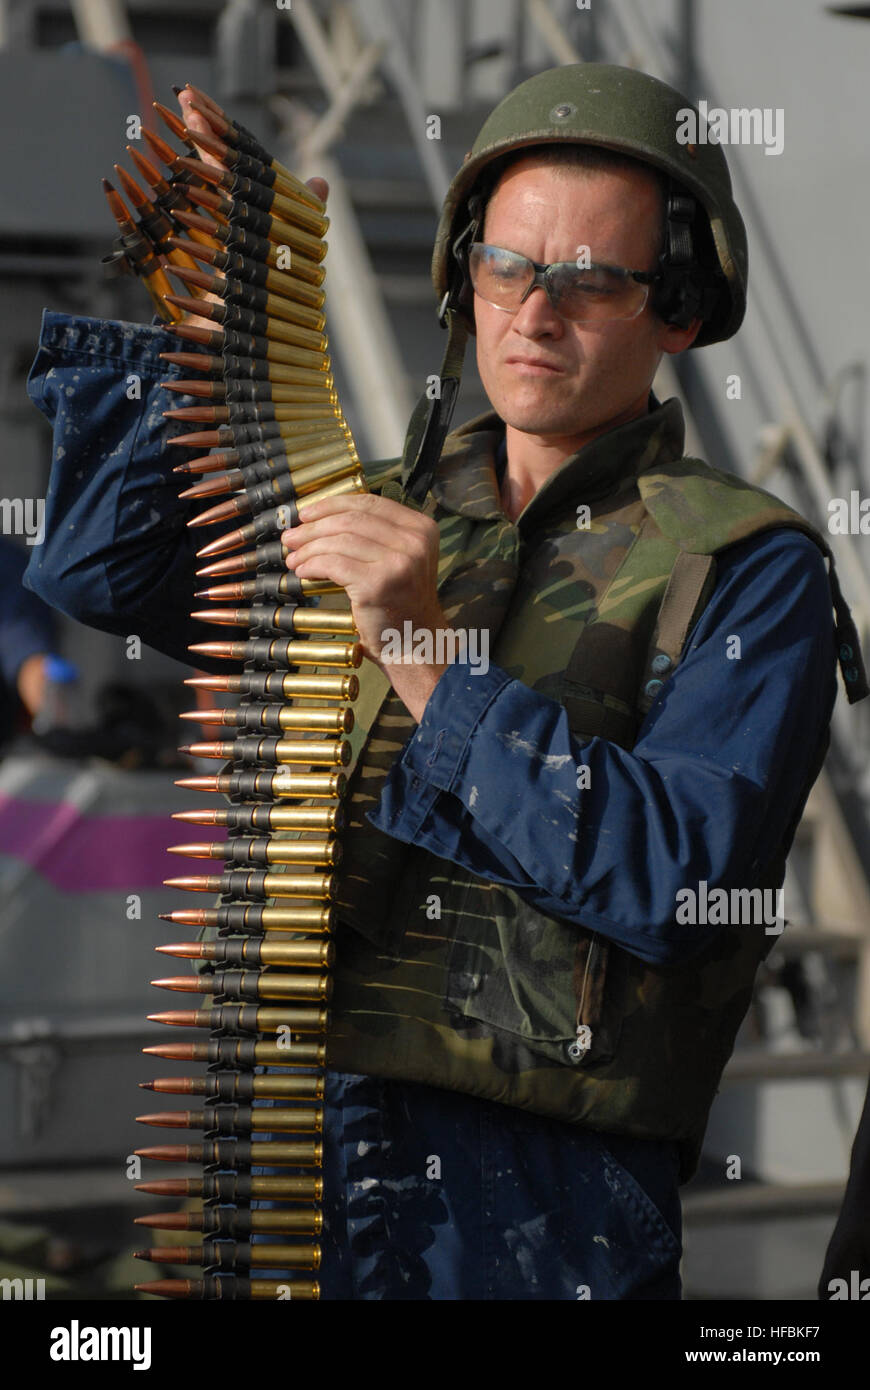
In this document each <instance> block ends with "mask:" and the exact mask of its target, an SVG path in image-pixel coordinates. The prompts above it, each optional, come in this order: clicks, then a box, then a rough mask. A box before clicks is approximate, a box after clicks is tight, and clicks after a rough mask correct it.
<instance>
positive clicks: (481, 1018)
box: [328, 400, 865, 1180]
mask: <svg viewBox="0 0 870 1390" xmlns="http://www.w3.org/2000/svg"><path fill="white" fill-rule="evenodd" d="M503 429H504V427H503V425H502V424H501V422H500V421H499V420H498V418H497V417H496V416H494V415H492V414H489V415H487V416H484V417H481V418H480V419H478V420H476V421H472V422H470V423H469V424H467V425H465V426H463V427H462V428H461V429H459V430H457V431H455V432H454V433H453V434H452V435H450V436H449V438H448V440H447V443H446V445H445V448H444V451H443V453H442V456H441V461H440V463H439V468H438V473H437V476H436V478H435V481H434V484H433V488H432V492H431V493H430V495H429V497H428V499H427V502H426V511H427V512H428V513H429V514H430V515H432V516H434V517H435V519H436V520H437V521H438V523H439V526H440V530H441V558H440V572H439V595H440V599H441V603H442V606H443V608H444V611H445V613H446V616H447V619H448V621H449V622H450V624H451V625H452V626H453V627H454V628H456V627H462V628H466V629H470V628H478V629H480V628H487V629H488V630H489V634H490V661H491V662H492V663H494V664H496V665H498V666H500V667H502V668H504V669H505V670H506V671H507V673H508V674H509V675H511V676H513V677H515V678H517V679H520V680H522V681H523V682H524V683H525V684H527V685H529V686H530V687H531V688H532V689H534V690H536V691H539V692H541V693H542V694H544V695H546V696H548V697H550V698H551V699H553V700H556V701H558V702H559V703H560V704H562V705H563V706H564V707H565V709H566V711H567V713H568V719H569V723H570V728H571V731H572V733H573V734H574V735H575V736H576V737H577V738H578V739H579V740H588V739H589V738H590V737H592V736H599V737H602V738H605V739H609V740H612V741H613V742H614V743H617V744H619V745H620V746H621V747H622V748H625V749H631V747H632V746H633V744H634V742H635V740H636V738H637V735H638V731H639V729H640V726H641V723H642V722H643V719H644V716H645V714H646V713H647V711H648V710H649V708H650V706H651V705H652V703H653V702H654V700H655V698H656V695H657V693H658V691H659V689H660V688H661V686H662V683H663V681H664V680H665V679H667V676H668V675H669V674H670V673H671V672H672V671H673V669H674V667H675V666H676V664H677V663H678V661H679V659H680V654H681V652H682V650H683V647H684V644H685V642H686V639H687V637H688V635H689V634H690V633H691V629H692V627H693V625H694V623H695V621H696V620H697V617H698V615H699V614H700V612H701V611H702V609H703V606H704V604H705V602H706V601H707V599H708V598H709V595H710V593H711V591H712V588H713V584H714V582H715V559H714V557H715V555H716V553H717V552H718V551H721V550H722V549H724V548H725V547H726V546H728V545H731V544H734V543H736V542H738V541H740V540H743V539H745V538H747V537H749V536H752V535H755V534H758V533H759V532H762V531H765V530H768V529H770V528H773V527H782V526H788V527H796V528H798V529H800V530H801V531H803V532H804V533H805V534H807V535H809V536H811V537H812V538H813V539H814V540H815V541H816V542H817V544H819V546H820V548H822V549H823V550H824V551H825V553H826V554H828V553H829V552H828V550H827V546H826V544H825V542H824V540H823V538H822V537H821V536H820V535H819V534H818V533H817V532H816V531H815V529H814V528H813V527H811V526H810V525H809V524H808V523H807V522H805V521H804V520H803V519H802V518H801V517H800V516H798V514H797V513H795V512H793V511H792V510H791V509H790V508H789V507H787V506H786V505H785V504H784V503H782V502H780V501H779V500H778V499H777V498H775V497H773V496H771V495H770V494H768V493H765V492H763V491H761V490H760V489H758V488H755V487H752V486H750V485H749V484H747V483H745V482H743V481H741V480H740V479H738V478H737V477H734V476H732V475H729V474H725V473H722V472H719V471H717V470H715V469H713V468H710V467H708V466H707V465H705V464H703V463H700V462H698V461H697V460H694V459H686V458H683V457H681V455H682V447H683V424H682V413H681V410H680V406H679V403H678V402H677V401H676V400H671V401H669V402H667V403H665V404H664V405H663V406H658V405H656V408H655V409H653V410H652V411H651V412H650V413H649V414H648V415H646V416H644V417H642V418H641V419H638V420H634V421H631V422H629V423H628V424H627V425H623V426H620V427H619V428H617V429H616V430H613V431H611V432H610V433H609V434H608V435H606V436H603V437H601V438H599V439H597V440H595V441H593V442H592V443H591V444H590V445H588V446H587V447H586V449H584V450H583V451H582V452H581V454H578V455H575V456H574V458H573V459H569V460H567V461H566V462H565V464H563V466H562V467H561V468H560V469H559V471H558V472H557V473H556V474H555V475H553V477H551V478H550V479H548V480H547V482H546V484H545V485H544V487H542V488H541V489H540V490H539V492H538V493H537V494H536V496H535V497H534V498H533V499H532V502H531V503H530V504H529V507H528V508H527V509H526V512H525V513H524V514H523V517H522V518H520V523H519V524H515V523H513V522H510V521H509V520H508V519H507V518H506V517H505V516H504V514H503V512H502V511H501V508H500V504H499V501H498V490H497V484H496V481H495V473H494V460H495V455H496V449H497V447H498V445H499V443H500V442H501V440H502V438H503ZM382 491H383V492H384V493H386V494H387V495H392V496H394V497H398V496H399V495H400V489H399V485H398V484H397V483H394V482H387V483H386V484H385V485H384V487H383V488H382ZM581 504H582V505H585V506H588V507H589V517H588V525H586V524H584V525H580V526H578V512H577V508H578V505H581ZM585 520H586V518H585V517H584V521H585ZM832 588H833V590H834V603H835V606H836V607H837V613H838V620H839V628H838V634H839V635H840V636H842V635H843V634H844V633H845V634H846V636H848V637H850V639H851V640H852V641H853V642H855V644H856V645H855V650H856V651H857V640H856V639H855V638H854V635H853V629H851V627H850V619H849V617H848V610H846V609H845V606H844V605H843V603H842V599H841V598H840V595H839V590H838V589H837V588H836V579H835V577H833V578H832ZM856 660H857V671H856V672H855V673H854V679H855V681H856V682H857V684H858V685H859V686H860V687H861V689H860V690H856V691H855V693H854V696H853V698H858V697H859V696H860V694H862V693H863V691H864V688H865V687H864V680H863V671H862V670H861V667H860V654H858V656H857V658H856ZM366 666H367V669H366V671H365V673H364V675H365V680H364V685H363V694H362V696H361V699H360V701H359V703H358V705H357V706H356V714H357V723H356V728H355V731H354V734H353V739H354V750H355V757H354V765H353V770H352V775H351V781H350V787H349V795H348V799H347V803H346V806H347V810H348V825H347V829H346V830H345V832H344V834H343V844H344V850H345V859H344V863H343V865H342V871H341V891H340V895H339V899H338V902H337V911H338V916H339V919H340V922H341V926H340V928H339V931H338V935H337V961H336V967H335V993H334V996H333V1004H332V1010H331V1020H332V1021H331V1026H330V1030H329V1034H328V1060H329V1064H330V1065H331V1066H333V1067H335V1068H338V1069H340V1070H344V1071H351V1072H362V1073H366V1074H372V1075H379V1076H385V1077H392V1078H396V1079H401V1080H406V1081H416V1082H423V1083H428V1084H431V1085H435V1086H443V1087H447V1088H448V1089H455V1090H458V1091H464V1092H468V1093H470V1094H472V1095H477V1096H481V1097H485V1098H487V1099H491V1100H495V1101H501V1102H504V1103H506V1104H508V1105H512V1106H517V1107H520V1108H522V1109H526V1110H529V1111H532V1112H536V1113H539V1114H542V1115H549V1116H553V1117H556V1118H560V1119H562V1120H566V1121H570V1122H574V1123H577V1124H581V1125H585V1126H589V1127H591V1128H594V1129H598V1130H601V1131H604V1132H614V1133H622V1134H630V1135H635V1136H640V1137H655V1138H665V1139H674V1140H677V1141H679V1145H680V1151H681V1155H682V1177H683V1180H685V1179H687V1178H688V1177H689V1176H690V1174H691V1172H692V1171H693V1170H694V1167H695V1165H696V1163H697V1157H698V1153H699V1151H700V1144H701V1139H702V1136H703V1132H704V1128H705V1126H706V1120H707V1114H708V1111H709V1107H710V1104H711V1102H712V1099H713V1096H714V1094H715V1091H716V1087H717V1084H718V1081H719V1078H720V1075H721V1072H722V1069H723V1067H724V1065H725V1063H726V1061H727V1060H728V1057H729V1056H730V1053H731V1051H732V1047H733V1043H734V1037H735V1034H736V1032H737V1028H738V1026H739V1024H740V1022H741V1020H742V1018H743V1016H744V1014H745V1012H746V1010H747V1007H748V1004H749V1000H750V994H751V989H752V981H753V977H754V974H755V971H756V969H757V967H758V964H759V962H760V961H761V959H762V958H763V956H764V955H765V954H766V953H767V951H768V950H769V948H770V946H771V945H772V944H773V939H774V938H772V937H770V936H766V935H765V934H764V929H763V927H759V928H758V931H757V933H756V932H755V931H753V930H747V929H746V927H741V928H723V929H722V931H721V934H720V935H719V936H718V938H717V939H716V941H715V943H714V944H713V945H712V946H711V947H710V948H709V949H708V950H707V951H706V952H705V954H704V955H703V956H701V957H696V958H694V959H692V960H691V962H690V963H689V964H688V965H686V966H685V967H683V966H680V967H668V968H664V967H654V966H651V965H648V964H646V963H644V962H643V961H641V960H640V959H638V958H637V957H635V956H632V955H630V954H629V953H628V952H626V951H625V950H623V949H621V948H620V947H618V946H616V945H614V944H613V943H611V942H608V941H607V940H606V939H604V938H603V937H602V936H600V935H596V934H594V933H592V932H587V931H584V930H583V929H582V927H578V926H577V925H576V924H574V923H570V922H566V921H563V920H559V919H556V918H553V917H548V916H544V915H543V914H542V913H540V912H538V911H537V910H536V909H535V908H533V907H532V906H530V905H529V904H528V903H527V902H525V901H523V899H521V898H520V897H519V896H518V895H517V894H516V893H514V892H513V891H512V890H510V889H507V888H504V887H501V886H499V885H495V884H492V883H489V882H487V881H485V880H483V879H481V878H478V877H477V876H475V875H473V874H471V873H469V872H468V871H466V870H464V869H462V868H460V867H457V866H455V865H453V864H452V863H450V862H448V861H447V860H444V859H440V858H438V857H436V856H434V855H432V854H430V853H429V852H427V851H425V850H423V849H421V848H419V847H416V846H408V845H406V844H404V843H401V842H399V841H397V840H394V839H392V838H390V837H389V836H387V835H385V834H383V833H381V832H380V831H379V830H376V829H375V828H374V827H373V826H372V825H371V824H370V823H369V822H368V821H367V820H366V818H365V813H366V811H369V810H371V809H373V807H374V806H375V804H376V802H377V800H378V796H379V789H380V787H381V785H382V783H383V780H384V778H385V776H386V774H387V772H388V771H389V769H390V767H391V766H392V764H393V762H394V760H395V758H396V757H397V756H398V754H399V752H400V751H401V749H402V747H403V745H404V744H405V742H406V740H407V739H408V737H410V735H411V734H412V733H413V731H414V729H415V727H416V726H415V724H414V721H413V720H412V718H411V716H410V715H409V714H408V712H407V710H406V709H405V707H404V705H403V704H402V703H401V702H400V701H399V700H398V698H397V697H396V696H395V695H394V694H393V693H392V691H391V689H390V687H389V684H388V682H387V680H386V678H385V677H384V676H383V675H382V673H381V672H380V671H378V670H377V669H376V668H374V667H371V666H369V664H368V663H367V664H366ZM851 695H852V692H850V696H851ZM824 751H825V749H824V747H820V748H818V749H816V750H812V757H811V758H810V759H809V760H808V766H807V783H806V792H805V794H806V793H808V791H809V787H810V785H811V784H812V781H813V780H814V779H815V777H816V775H817V773H818V769H819V767H820V765H821V761H822V758H823V755H824ZM801 809H802V805H800V806H796V807H795V813H794V818H793V824H792V826H791V829H790V833H789V835H788V837H787V839H788V842H787V843H784V844H783V845H782V846H781V850H780V852H779V853H778V854H777V856H776V859H775V862H772V863H769V864H763V865H759V866H757V877H756V880H755V884H754V885H747V886H778V885H779V884H780V883H781V881H782V876H783V872H784V861H785V855H786V852H787V850H788V847H789V844H790V841H791V836H792V834H793V831H794V826H795V825H796V823H797V820H798V818H799V815H800V811H801ZM631 852H632V849H631V847H630V846H626V853H627V854H630V853H631ZM635 852H637V851H635ZM434 901H437V902H438V903H439V904H440V910H439V911H438V914H437V915H434V914H433V910H432V903H433V902H434ZM578 1029H579V1030H580V1031H579V1032H578ZM584 1030H588V1032H586V1031H584Z"/></svg>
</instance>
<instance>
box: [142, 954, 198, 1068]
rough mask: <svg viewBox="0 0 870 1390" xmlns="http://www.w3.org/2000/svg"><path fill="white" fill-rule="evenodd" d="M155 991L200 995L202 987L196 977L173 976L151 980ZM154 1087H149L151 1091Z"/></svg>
mask: <svg viewBox="0 0 870 1390" xmlns="http://www.w3.org/2000/svg"><path fill="white" fill-rule="evenodd" d="M151 983H152V985H154V987H155V989H174V990H177V991H178V993H179V994H202V993H204V991H203V988H202V985H201V983H200V981H199V978H198V976H196V975H190V976H186V975H173V976H170V977H169V978H168V979H165V980H152V981H151ZM153 1089H154V1087H153V1086H152V1087H151V1090H152V1091H153Z"/></svg>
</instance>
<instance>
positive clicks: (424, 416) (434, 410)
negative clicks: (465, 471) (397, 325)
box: [402, 197, 480, 507]
mask: <svg viewBox="0 0 870 1390" xmlns="http://www.w3.org/2000/svg"><path fill="white" fill-rule="evenodd" d="M469 211H470V212H471V221H470V222H469V223H468V226H467V227H466V228H465V230H464V231H462V232H460V234H459V236H458V237H457V238H456V240H455V241H454V243H453V256H454V260H455V262H456V263H457V264H458V266H459V267H460V274H458V275H454V276H453V280H452V283H451V285H450V289H449V290H448V291H447V293H446V294H445V296H444V299H443V300H442V302H441V307H440V309H439V311H438V320H439V322H440V324H441V326H442V328H446V329H447V346H446V348H445V350H444V360H443V361H442V363H441V371H440V372H439V374H438V391H437V394H436V395H435V396H434V397H432V396H431V395H430V390H429V388H428V387H427V389H426V390H425V391H424V392H423V394H422V396H421V397H420V399H419V401H418V402H417V405H416V407H415V408H414V412H413V414H412V416H411V419H410V422H409V424H408V432H407V434H406V435H405V446H404V448H403V450H402V480H403V492H402V501H403V502H405V503H407V504H410V505H412V506H417V507H422V505H423V503H424V501H425V499H426V494H427V493H428V491H429V488H430V487H431V485H432V479H433V477H434V476H435V469H436V467H437V466H438V460H439V458H440V457H441V450H442V449H443V448H444V441H445V439H446V438H447V435H448V434H449V432H450V422H451V420H452V419H453V411H454V409H455V407H456V399H457V397H458V395H459V386H460V382H461V379H462V364H463V361H464V360H465V346H466V343H467V342H468V333H469V323H468V319H467V317H466V313H467V312H470V309H468V308H466V302H467V299H468V295H467V287H468V283H469V281H468V246H469V244H470V243H471V242H472V241H474V239H475V237H476V235H477V229H478V226H479V225H480V199H479V198H477V197H474V198H472V199H470V201H469Z"/></svg>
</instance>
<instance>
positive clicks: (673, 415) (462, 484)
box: [431, 392, 685, 529]
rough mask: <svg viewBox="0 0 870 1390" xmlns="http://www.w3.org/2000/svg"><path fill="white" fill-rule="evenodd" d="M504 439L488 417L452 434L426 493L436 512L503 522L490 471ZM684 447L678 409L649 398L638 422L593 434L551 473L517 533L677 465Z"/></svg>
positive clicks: (491, 416)
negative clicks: (557, 510) (559, 510)
mask: <svg viewBox="0 0 870 1390" xmlns="http://www.w3.org/2000/svg"><path fill="white" fill-rule="evenodd" d="M504 438H505V427H504V422H503V421H502V420H501V419H500V418H499V416H498V415H496V413H495V411H494V410H488V411H486V412H485V413H484V414H483V415H478V416H476V417H475V418H474V419H473V420H469V421H467V422H466V424H464V425H460V427H459V429H457V430H454V431H453V433H452V434H451V435H450V437H449V439H448V440H447V441H446V443H445V445H444V449H443V450H442V453H441V458H440V460H439V463H438V469H437V472H436V474H435V477H434V478H433V480H432V487H431V492H432V496H433V497H434V498H435V500H436V501H437V502H438V504H439V506H440V507H441V508H442V509H443V510H444V511H447V512H454V513H456V514H457V515H459V516H466V517H470V518H475V519H477V520H481V521H498V520H499V519H500V518H501V519H503V517H504V513H503V511H502V506H501V498H500V495H499V477H498V473H499V467H498V465H499V458H500V452H501V451H502V450H503V446H504ZM684 444H685V425H684V421H683V411H682V407H681V406H680V402H679V401H678V400H677V398H676V396H672V397H671V399H670V400H668V401H665V402H664V404H663V405H662V404H660V402H659V401H658V400H657V399H656V397H655V395H654V394H653V393H652V392H650V398H649V411H648V413H647V414H646V415H639V416H638V417H637V419H635V420H629V421H627V423H626V424H624V425H617V427H616V429H612V430H608V431H607V433H606V434H600V435H598V436H597V438H595V439H593V440H590V442H589V443H588V444H586V445H585V446H584V447H583V448H582V449H579V450H578V451H577V453H576V454H572V455H571V456H570V458H567V459H566V460H565V462H564V463H563V464H562V465H561V467H559V468H557V470H556V472H555V473H553V474H552V475H551V476H550V477H549V478H548V479H547V481H546V482H545V483H544V484H543V486H542V487H541V488H540V489H539V490H538V492H537V493H536V494H535V496H534V497H533V498H532V500H531V501H530V502H529V504H528V506H527V507H526V508H525V510H524V511H523V513H522V516H521V517H520V519H519V520H520V521H521V522H522V526H523V529H526V527H527V526H528V525H529V523H530V521H531V522H537V521H539V520H540V519H541V517H542V516H543V514H544V513H545V512H549V511H550V510H551V509H552V508H553V507H558V506H561V505H562V504H564V503H565V502H592V501H596V500H598V499H599V498H601V497H606V496H608V495H609V494H611V493H615V492H617V491H619V490H620V486H621V485H622V484H623V483H624V482H626V481H627V480H628V479H631V478H635V477H637V475H638V474H639V473H643V472H645V471H646V470H647V469H649V468H651V467H653V465H655V464H660V463H668V462H670V461H671V460H673V459H679V458H682V456H683V448H684Z"/></svg>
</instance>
